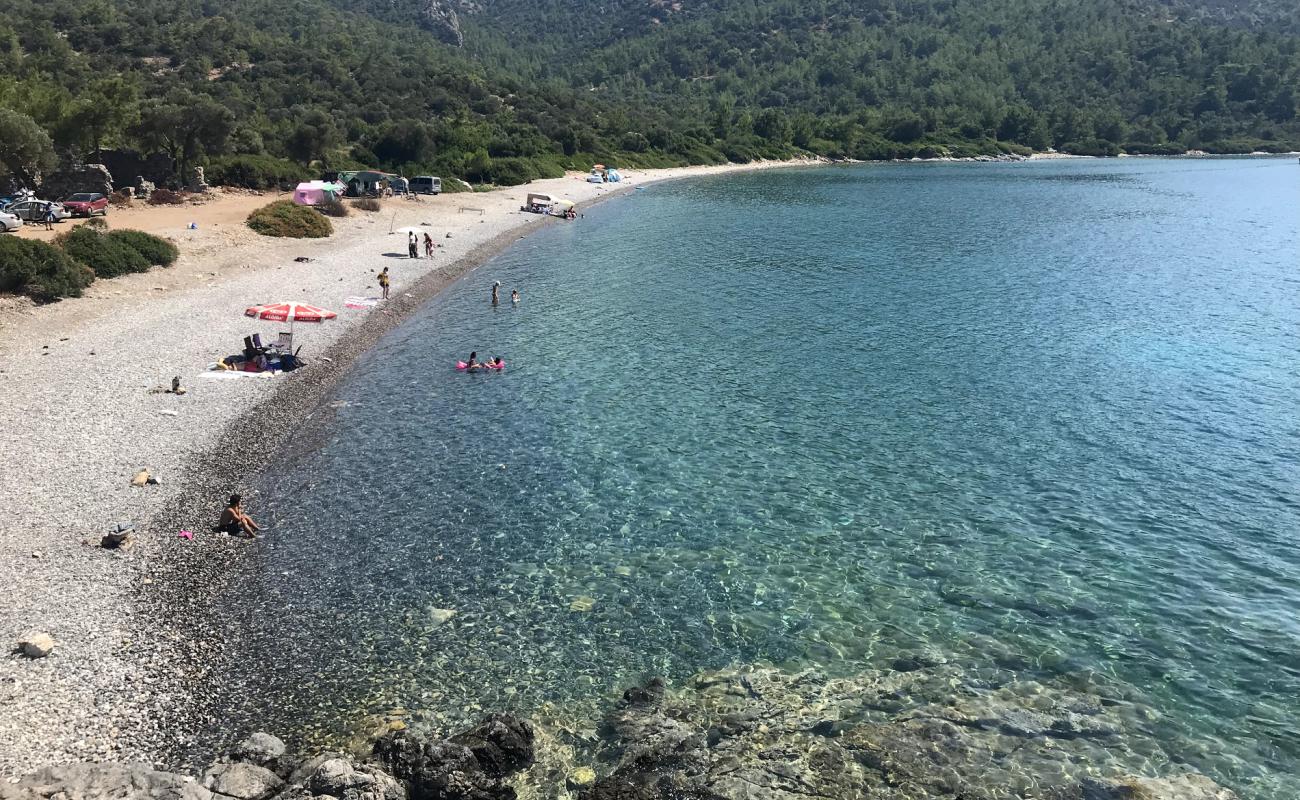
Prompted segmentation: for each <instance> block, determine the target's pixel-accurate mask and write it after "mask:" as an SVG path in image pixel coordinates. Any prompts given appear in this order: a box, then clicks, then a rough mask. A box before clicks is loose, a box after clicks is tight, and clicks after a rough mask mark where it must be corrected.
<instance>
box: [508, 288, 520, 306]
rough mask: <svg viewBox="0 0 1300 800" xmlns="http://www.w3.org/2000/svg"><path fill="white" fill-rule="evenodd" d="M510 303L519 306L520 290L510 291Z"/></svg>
mask: <svg viewBox="0 0 1300 800" xmlns="http://www.w3.org/2000/svg"><path fill="white" fill-rule="evenodd" d="M510 302H512V303H514V304H515V305H519V290H518V289H511V290H510Z"/></svg>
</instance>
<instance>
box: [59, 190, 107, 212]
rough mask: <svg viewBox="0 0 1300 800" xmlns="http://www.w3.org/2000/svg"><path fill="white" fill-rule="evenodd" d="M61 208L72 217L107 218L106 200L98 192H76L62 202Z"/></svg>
mask: <svg viewBox="0 0 1300 800" xmlns="http://www.w3.org/2000/svg"><path fill="white" fill-rule="evenodd" d="M63 207H64V208H66V209H68V211H69V212H71V214H72V216H74V217H89V216H93V215H95V214H103V215H104V216H106V217H107V216H108V198H107V197H105V196H104V195H102V194H100V193H99V192H77V193H76V194H74V195H73V196H71V197H69V198H68V199H67V200H64V201H63Z"/></svg>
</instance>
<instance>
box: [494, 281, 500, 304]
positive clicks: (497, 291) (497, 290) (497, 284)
mask: <svg viewBox="0 0 1300 800" xmlns="http://www.w3.org/2000/svg"><path fill="white" fill-rule="evenodd" d="M500 303H501V281H496V282H495V283H493V284H492V305H494V306H495V305H500Z"/></svg>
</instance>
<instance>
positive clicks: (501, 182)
mask: <svg viewBox="0 0 1300 800" xmlns="http://www.w3.org/2000/svg"><path fill="white" fill-rule="evenodd" d="M488 177H489V179H490V180H491V182H492V183H495V184H496V185H498V186H518V185H520V184H524V183H528V182H529V181H532V180H536V179H538V178H562V177H564V169H563V168H561V167H559V166H558V165H555V164H551V163H549V162H546V161H541V160H539V159H535V158H514V157H511V158H494V159H492V163H491V164H490V165H489V166H488Z"/></svg>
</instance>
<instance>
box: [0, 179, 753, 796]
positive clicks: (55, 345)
mask: <svg viewBox="0 0 1300 800" xmlns="http://www.w3.org/2000/svg"><path fill="white" fill-rule="evenodd" d="M763 166H779V165H749V166H748V167H737V166H731V167H720V168H682V169H671V170H656V171H650V172H636V171H633V172H630V173H629V174H628V176H627V177H628V181H627V183H625V184H624V185H623V186H620V187H617V188H613V187H607V186H603V185H596V184H588V183H586V182H585V181H583V180H582V179H581V176H573V175H570V176H566V177H565V178H562V179H554V180H549V181H538V182H535V183H533V184H530V185H528V186H527V187H513V188H511V189H501V190H496V191H493V192H488V193H476V194H473V195H467V194H460V195H444V196H442V197H439V198H436V199H434V200H426V201H424V202H422V203H409V202H406V201H398V200H394V201H389V202H388V203H386V204H385V207H384V211H383V212H381V213H379V214H365V213H362V212H357V211H354V212H353V214H352V215H351V216H350V217H348V218H346V219H342V220H336V221H335V225H336V233H335V235H334V236H332V237H330V238H329V239H325V240H313V241H306V240H269V239H265V238H262V237H258V236H256V235H255V234H252V233H251V232H249V231H247V230H246V229H243V227H242V226H240V229H238V230H233V229H231V228H229V227H227V228H226V229H224V230H206V231H205V230H200V231H198V232H190V231H185V232H178V233H177V236H176V237H175V238H176V239H177V240H178V241H179V243H180V246H181V248H182V255H181V259H180V261H179V262H178V263H177V265H176V266H174V267H171V268H170V269H167V270H157V271H155V272H152V273H146V274H142V275H132V276H126V277H123V278H118V279H114V280H109V281H99V282H97V283H96V284H95V285H93V286H92V287H91V289H90V290H89V291H88V292H87V296H86V297H84V298H80V299H76V300H66V301H63V302H60V303H56V304H52V305H49V306H41V307H35V306H31V305H30V304H28V303H26V302H25V301H23V302H19V301H12V300H8V299H5V300H4V302H3V303H0V399H3V401H4V402H3V403H2V404H0V423H2V424H0V451H3V452H4V453H5V457H4V459H3V460H2V461H0V481H2V482H3V485H4V486H5V487H6V489H7V492H6V493H5V495H4V496H3V498H2V499H0V514H3V516H4V518H5V519H6V520H7V523H6V525H5V526H4V528H3V529H2V530H0V567H2V568H3V569H4V572H5V574H6V575H7V576H8V578H7V581H6V583H7V585H6V586H5V589H6V591H5V592H3V594H2V595H0V641H5V642H8V643H9V644H8V645H7V646H6V648H5V650H6V655H5V657H3V658H0V776H14V775H18V774H23V773H27V772H30V771H32V770H35V769H38V768H40V767H43V766H47V765H51V764H60V763H68V762H74V761H84V760H115V761H121V760H140V761H146V762H151V761H153V760H154V759H155V758H156V757H157V753H158V752H159V751H158V749H157V748H158V745H159V742H160V741H163V740H174V738H175V735H176V734H175V733H174V730H175V729H172V731H173V732H171V733H166V734H164V733H163V730H164V728H162V727H161V723H160V720H164V719H175V718H176V716H177V715H179V714H180V713H181V712H182V710H183V709H185V708H188V707H190V704H189V700H188V696H189V695H190V694H191V693H193V692H194V690H195V689H196V686H195V684H194V683H193V680H192V679H193V677H194V676H195V675H199V674H201V672H202V669H203V668H204V664H205V663H206V662H208V661H210V660H211V652H210V651H211V648H213V647H214V646H216V645H214V644H213V643H210V642H204V641H202V639H201V637H192V636H187V635H186V634H185V633H184V613H183V603H182V601H181V599H183V598H184V597H185V596H186V593H187V592H188V593H191V594H193V593H201V592H202V586H203V583H202V579H203V576H202V575H200V574H199V573H198V572H197V570H200V569H202V570H205V571H206V576H207V578H206V579H211V580H219V579H220V564H221V562H222V560H223V559H224V558H233V557H240V556H241V555H242V554H245V553H247V552H248V551H249V548H248V547H247V545H248V543H247V542H245V541H242V540H238V539H233V538H230V537H218V536H217V535H215V534H212V533H211V532H210V526H211V520H212V519H215V515H216V513H217V511H218V510H219V507H220V502H221V501H222V500H223V499H224V497H225V496H226V495H227V494H229V493H230V492H231V491H233V490H236V489H237V488H239V487H240V486H244V485H246V484H247V482H248V480H249V479H250V478H251V477H252V476H253V475H254V474H256V471H257V469H258V468H259V467H261V466H262V465H263V464H265V463H266V462H267V460H268V459H269V457H270V454H271V453H273V452H274V450H275V448H276V447H277V446H278V445H279V444H280V443H281V442H282V441H283V439H284V437H285V436H287V435H288V434H289V433H291V432H292V430H293V427H294V426H293V420H295V419H301V418H302V417H303V416H304V415H306V414H309V413H313V412H314V411H317V410H318V408H317V407H318V405H319V399H320V397H321V396H322V395H323V394H324V393H326V392H328V391H329V389H330V387H331V386H332V385H333V384H334V381H336V380H337V379H338V378H339V377H341V376H342V374H343V373H344V372H345V371H346V368H347V365H348V364H350V363H351V361H352V360H353V359H355V358H356V357H357V356H358V355H359V354H361V353H362V352H364V351H365V350H366V349H367V348H368V347H369V346H370V345H371V344H373V343H374V341H376V340H377V339H378V338H379V337H380V336H381V335H382V334H383V333H384V332H385V331H387V330H388V329H389V328H391V327H392V326H393V325H396V324H398V323H399V322H400V321H401V320H402V319H404V318H405V316H407V315H409V314H410V313H411V312H412V311H414V310H415V309H417V308H418V307H419V306H420V305H422V304H423V303H424V302H425V301H426V300H427V299H428V298H430V297H432V296H433V295H434V294H436V293H437V292H438V291H440V290H441V289H442V288H444V287H445V286H446V285H448V284H450V283H451V282H452V281H454V280H456V279H457V278H459V277H460V276H461V275H463V274H464V273H466V272H468V271H470V270H472V269H473V268H474V267H476V266H477V265H478V264H480V263H482V261H483V260H484V259H486V258H487V257H489V256H490V255H492V254H493V253H495V252H497V251H499V250H500V249H502V248H504V247H506V246H508V245H509V244H511V243H513V242H514V241H517V240H518V239H519V238H522V236H523V235H525V234H526V232H527V230H529V229H530V228H531V227H532V226H535V225H540V224H546V223H548V222H549V224H564V223H561V222H559V221H558V220H546V219H544V218H540V217H537V216H535V215H531V214H522V213H520V212H519V211H518V208H519V206H520V205H521V204H522V201H523V197H524V195H525V193H526V192H531V191H538V192H546V193H550V194H552V195H555V196H559V197H567V198H569V199H571V200H574V201H577V202H579V203H580V204H589V203H590V202H592V201H593V200H597V199H600V198H603V197H608V196H612V195H613V194H615V193H617V192H618V191H621V190H626V189H630V188H633V187H634V186H640V185H645V184H647V183H649V182H652V181H657V180H664V179H670V178H677V177H687V176H693V175H702V174H709V173H711V172H722V171H728V170H732V169H745V168H748V169H753V168H759V167H763ZM462 206H472V207H473V210H472V211H467V212H463V213H462V211H461V207H462ZM480 208H481V209H482V213H481V214H479V213H475V212H477V211H478V210H479V209H480ZM196 213H199V212H196ZM421 223H427V225H428V229H429V231H430V233H431V235H432V236H433V237H434V239H435V242H436V243H437V244H439V245H441V247H439V249H438V250H437V251H436V253H435V256H434V257H433V258H432V259H420V260H418V261H411V260H409V259H406V258H405V255H404V253H405V238H404V236H402V235H400V234H397V235H390V234H388V233H387V231H388V230H389V229H390V227H394V226H396V227H401V226H404V225H420V224H421ZM579 224H581V223H579ZM447 233H450V234H451V238H447V237H446V234H447ZM298 256H306V257H308V258H310V259H311V261H310V262H307V263H296V262H295V261H294V258H296V257H298ZM384 266H388V267H389V268H390V270H391V271H392V273H393V282H392V286H393V291H392V296H393V300H391V301H389V302H388V303H387V304H383V305H381V306H380V307H377V308H375V309H373V310H370V311H353V310H348V309H345V308H344V306H343V300H344V298H345V297H347V296H351V295H363V296H374V295H377V294H378V290H377V288H376V286H375V278H374V275H375V274H376V273H377V272H378V271H379V270H380V269H382V268H383V267H384ZM412 268H414V269H412ZM280 300H302V301H304V302H309V303H313V304H317V305H323V306H325V307H327V308H332V309H333V310H336V311H338V312H339V319H338V320H337V321H336V322H331V323H327V324H325V325H320V326H309V325H298V326H296V330H295V343H296V344H300V345H304V349H303V355H304V356H305V357H306V358H307V359H308V360H309V361H310V362H312V366H311V367H310V368H309V369H307V370H304V371H302V372H299V373H295V374H293V375H290V376H286V377H281V378H274V379H267V380H257V379H251V378H249V379H233V380H207V379H203V378H200V377H198V376H199V374H200V373H201V372H203V371H204V370H205V368H206V366H207V364H209V363H211V362H213V361H215V360H216V359H217V358H218V357H220V356H222V355H225V354H227V353H231V352H235V351H237V350H239V349H240V342H241V340H242V337H243V336H245V335H247V334H249V333H252V332H254V331H260V332H262V333H263V334H264V335H265V336H268V337H270V336H274V334H275V331H276V330H277V329H278V328H277V326H275V325H273V324H270V323H260V322H255V321H253V320H249V319H247V318H244V317H243V316H241V311H242V309H243V308H245V307H246V306H248V305H252V304H254V303H257V302H273V301H280ZM325 359H331V361H326V360H325ZM174 375H180V376H181V378H182V384H183V385H184V386H186V387H187V388H188V390H189V391H188V393H187V394H185V395H183V396H175V395H170V394H162V393H159V392H157V391H155V390H156V389H158V388H161V387H163V386H165V385H167V384H168V383H169V381H170V380H171V378H172V376H174ZM320 411H322V412H323V413H328V410H327V409H321V410H320ZM140 469H148V470H149V471H150V472H151V473H152V474H153V475H155V476H157V477H158V479H159V481H160V483H159V485H156V486H155V485H151V486H145V487H139V488H137V487H133V486H131V485H130V480H131V477H132V476H133V475H134V474H135V473H136V472H137V471H138V470H140ZM253 511H254V513H256V506H255V505H254V507H253ZM122 521H131V522H133V523H135V524H136V525H137V536H136V541H135V542H134V546H133V547H130V548H127V549H121V550H116V551H111V550H105V549H103V548H101V547H99V540H100V537H102V536H103V534H104V533H106V532H107V531H108V529H109V528H110V527H112V526H113V525H114V524H115V523H118V522H122ZM181 529H188V530H192V531H194V533H195V538H194V539H193V540H192V541H185V540H179V539H177V538H176V536H177V531H178V530H181ZM196 565H202V566H201V567H200V566H196ZM177 568H180V569H183V570H187V571H186V572H183V573H180V574H181V575H182V578H183V579H182V581H181V583H180V584H179V591H175V589H176V587H177V584H175V583H174V582H173V583H171V584H170V585H171V586H172V587H173V590H164V584H167V583H168V581H167V580H166V578H167V576H169V575H173V576H174V575H176V574H177V572H176V571H175V570H176V569H177ZM178 598H181V599H178ZM162 619H167V620H171V621H172V622H175V623H177V624H174V625H169V626H166V628H163V627H160V625H159V620H162ZM29 631H40V632H44V633H47V634H49V635H50V636H52V637H53V639H54V641H55V649H54V651H53V652H52V653H51V654H50V655H49V656H48V657H45V658H39V659H32V658H27V657H25V656H23V655H21V654H20V653H19V652H17V649H16V643H17V642H18V640H19V638H20V637H22V636H23V635H25V634H26V633H28V632H29ZM10 650H13V652H8V651H10ZM196 724H201V720H199V721H196Z"/></svg>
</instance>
